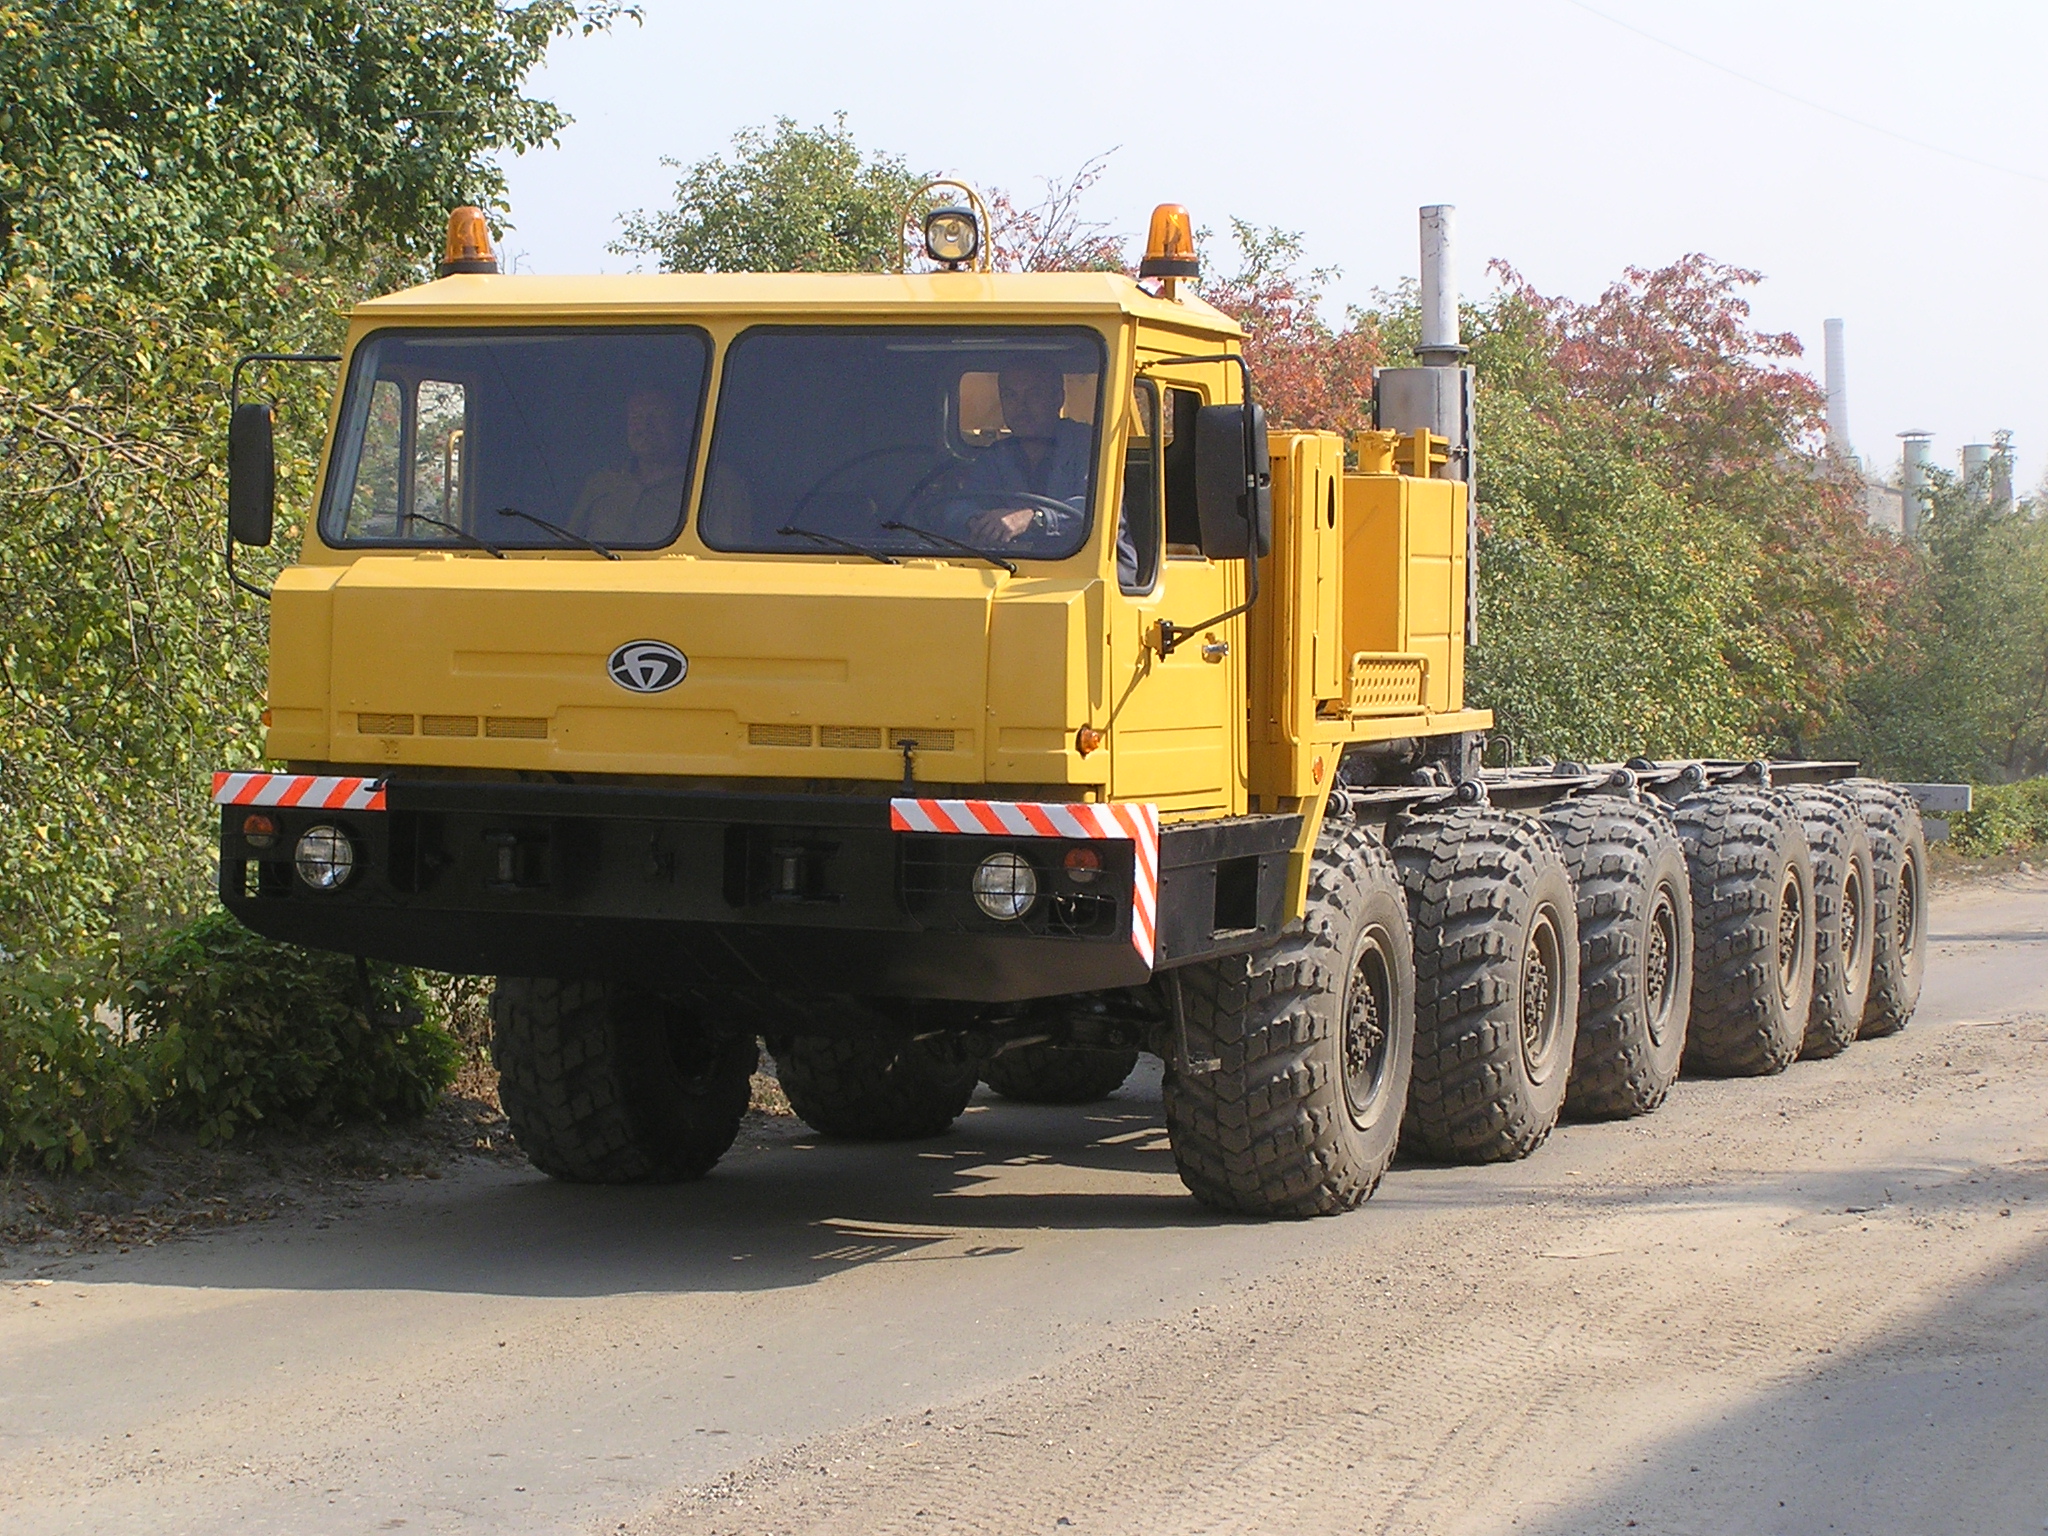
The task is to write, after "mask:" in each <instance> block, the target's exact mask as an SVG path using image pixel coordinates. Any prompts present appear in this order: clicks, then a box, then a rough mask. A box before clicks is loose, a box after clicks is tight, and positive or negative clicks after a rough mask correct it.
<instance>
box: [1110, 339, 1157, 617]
mask: <svg viewBox="0 0 2048 1536" xmlns="http://www.w3.org/2000/svg"><path fill="white" fill-rule="evenodd" d="M1164 414H1165V411H1164V409H1163V406H1162V403H1161V399H1160V391H1159V390H1158V389H1157V388H1156V387H1155V386H1154V385H1152V383H1151V382H1150V381H1149V380H1141V381H1140V382H1139V384H1138V386H1137V387H1136V388H1135V389H1133V390H1132V391H1131V423H1130V429H1129V432H1128V434H1127V436H1126V438H1125V447H1124V491H1123V503H1122V505H1121V506H1120V507H1119V508H1118V513H1117V525H1116V581H1117V586H1118V588H1119V589H1121V590H1122V591H1123V592H1125V593H1126V594H1128V595H1131V596H1137V595H1139V594H1140V593H1145V592H1150V591H1151V590H1152V588H1153V587H1154V586H1156V585H1157V584H1158V581H1159V536H1160V527H1159V498H1158V485H1159V482H1158V478H1157V476H1158V472H1159V457H1160V441H1159V438H1160V431H1159V428H1160V425H1161V424H1160V422H1159V421H1157V420H1155V419H1154V418H1155V417H1158V416H1163V415H1164Z"/></svg>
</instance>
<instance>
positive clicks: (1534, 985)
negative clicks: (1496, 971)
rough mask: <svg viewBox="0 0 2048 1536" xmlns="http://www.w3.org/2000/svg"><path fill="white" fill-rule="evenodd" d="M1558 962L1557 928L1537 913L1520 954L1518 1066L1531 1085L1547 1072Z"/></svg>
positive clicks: (1554, 1027) (1556, 1001)
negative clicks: (1519, 1058) (1519, 1056)
mask: <svg viewBox="0 0 2048 1536" xmlns="http://www.w3.org/2000/svg"><path fill="white" fill-rule="evenodd" d="M1562 958H1563V957H1562V954H1561V951H1560V949H1559V945H1558V934H1557V925H1556V924H1555V923H1554V922H1552V921H1551V917H1550V914H1549V912H1548V911H1545V912H1541V913H1539V914H1538V915H1537V918H1536V922H1535V925H1534V927H1533V928H1532V929H1531V931H1530V934H1529V943H1528V946H1527V947H1526V948H1525V949H1524V950H1523V951H1522V987H1521V992H1522V1011H1521V1026H1522V1064H1523V1066H1524V1067H1525V1068H1527V1070H1528V1073H1529V1077H1530V1079H1531V1080H1532V1081H1535V1082H1541V1081H1542V1080H1543V1079H1544V1078H1545V1077H1547V1076H1548V1075H1549V1072H1550V1064H1549V1063H1548V1062H1547V1061H1546V1060H1545V1058H1546V1057H1547V1056H1548V1055H1549V1053H1550V1048H1551V1046H1552V1045H1553V1044H1554V1043H1555V1041H1556V1039H1557V1029H1558V1006H1559V1003H1560V998H1559V996H1558V985H1559V972H1560V970H1561V969H1562V965H1561V962H1562Z"/></svg>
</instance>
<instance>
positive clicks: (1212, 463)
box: [1195, 405, 1273, 560]
mask: <svg viewBox="0 0 2048 1536" xmlns="http://www.w3.org/2000/svg"><path fill="white" fill-rule="evenodd" d="M1248 409H1249V410H1250V412H1251V441H1252V451H1253V453H1254V455H1255V456H1256V457H1255V461H1254V463H1253V465H1252V466H1250V468H1251V471H1252V472H1254V473H1256V474H1257V476H1258V479H1257V482H1256V483H1257V485H1258V490H1257V491H1256V492H1255V493H1254V494H1252V495H1250V496H1247V495H1246V492H1245V482H1246V480H1247V479H1248V478H1249V475H1248V473H1247V466H1246V464H1245V411H1246V410H1247V407H1245V406H1242V405H1205V406H1203V407H1202V408H1201V410H1200V411H1199V412H1198V413H1197V414H1196V416H1195V512H1196V515H1197V516H1198V517H1199V519H1200V520H1201V525H1202V553H1203V554H1205V555H1207V556H1208V557H1209V558H1210V559H1212V560H1242V559H1245V558H1247V557H1248V556H1257V557H1263V556H1265V555H1269V554H1271V553H1272V552H1273V470H1272V465H1271V464H1270V463H1269V462H1268V460H1267V458H1266V413H1265V412H1264V411H1263V410H1261V409H1260V408H1259V407H1258V406H1256V405H1254V406H1251V407H1249V408H1248Z"/></svg>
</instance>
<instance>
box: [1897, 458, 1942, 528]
mask: <svg viewBox="0 0 2048 1536" xmlns="http://www.w3.org/2000/svg"><path fill="white" fill-rule="evenodd" d="M1899 438H1900V440H1901V441H1902V442H1903V443H1904V444H1905V445H1906V446H1905V449H1904V451H1903V453H1902V455H1901V458H1900V464H1899V487H1900V489H1901V490H1903V491H1904V492H1905V495H1904V496H1903V497H1902V498H1901V501H1900V508H1899V513H1900V525H1901V526H1900V530H1899V531H1900V532H1901V533H1903V534H1905V536H1906V537H1907V538H1909V539H1917V538H1919V537H1920V521H1921V519H1922V517H1924V516H1925V515H1926V512H1927V486H1928V478H1927V462H1928V460H1927V453H1928V444H1930V443H1931V442H1933V441H1934V434H1933V433H1932V432H1901V433H1900V434H1899Z"/></svg>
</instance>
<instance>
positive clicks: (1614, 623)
mask: <svg viewBox="0 0 2048 1536" xmlns="http://www.w3.org/2000/svg"><path fill="white" fill-rule="evenodd" d="M1495 318H1497V319H1502V320H1505V321H1507V322H1508V323H1512V317H1511V316H1497V317H1495ZM1481 334H1484V333H1483V332H1482V333H1481ZM1475 350H1476V351H1477V352H1478V355H1479V357H1480V367H1481V368H1482V370H1484V369H1485V368H1486V350H1487V349H1486V348H1485V347H1484V345H1483V344H1482V346H1481V347H1479V348H1477V349H1475ZM1481 376H1482V378H1483V377H1485V373H1484V372H1482V375H1481ZM1480 400H1481V410H1480V424H1479V432H1480V442H1481V443H1482V444H1484V445H1485V447H1486V455H1485V457H1484V458H1483V460H1482V461H1481V462H1482V468H1481V477H1482V478H1481V484H1480V494H1481V498H1482V500H1481V507H1482V518H1483V520H1482V523H1481V536H1480V548H1479V562H1480V563H1479V572H1480V596H1479V611H1480V615H1481V619H1480V626H1479V636H1480V643H1479V644H1478V645H1477V646H1475V647H1474V648H1473V649H1472V651H1471V652H1470V653H1469V656H1468V660H1467V670H1466V690H1467V696H1468V697H1469V698H1472V699H1475V700H1477V701H1480V702H1482V703H1483V704H1485V705H1486V706H1487V707H1489V708H1491V709H1493V710H1494V712H1495V717H1496V730H1497V734H1499V735H1501V736H1504V737H1506V738H1507V740H1508V743H1509V745H1510V746H1511V748H1512V749H1513V755H1514V756H1516V757H1517V758H1518V759H1521V760H1526V759H1528V758H1530V757H1534V756H1538V755H1543V756H1551V757H1609V758H1612V757H1630V756H1633V755H1635V754H1637V753H1643V754H1647V755H1651V756H1678V755H1694V754H1703V753H1714V754H1742V753H1746V752H1748V751H1751V750H1754V747H1755V737H1756V721H1755V712H1754V710H1753V708H1752V707H1751V704H1750V701H1749V700H1748V699H1747V698H1746V697H1745V695H1744V690H1743V688H1742V684H1741V679H1740V676H1739V674H1738V673H1737V671H1736V669H1735V667H1734V666H1733V665H1731V663H1732V662H1735V661H1738V660H1742V659H1747V658H1750V657H1751V656H1753V655H1754V652H1755V648H1756V647H1757V646H1758V645H1759V639H1758V637H1757V636H1755V635H1754V634H1753V633H1751V632H1748V631H1746V630H1745V629H1744V626H1743V624H1742V621H1741V614H1742V610H1743V605H1744V600H1745V597H1746V596H1747V593H1748V591H1749V587H1750V584H1751V583H1752V582H1753V581H1754V579H1755V574H1756V566H1757V559H1758V556H1757V541H1756V539H1755V537H1754V536H1753V535H1750V534H1747V533H1746V531H1745V530H1744V529H1743V528H1742V527H1741V526H1740V525H1739V524H1737V523H1735V522H1734V521H1733V520H1732V519H1729V518H1726V517H1715V516H1711V515H1709V514H1707V513H1705V512H1704V510H1703V509H1701V508H1698V507H1695V506H1692V505H1690V504H1688V503H1687V501H1686V500H1685V498H1684V497H1683V496H1682V495H1680V494H1678V493H1676V492H1675V491H1674V490H1673V489H1672V488H1671V487H1670V486H1669V485H1667V484H1665V483H1662V482H1661V481H1660V479H1659V477H1658V475H1657V474H1656V472H1655V468H1654V466H1652V465H1648V464H1645V463H1643V462H1642V461H1641V460H1640V459H1638V458H1637V457H1635V456H1634V455H1632V454H1630V453H1628V452H1627V451H1625V450H1624V449H1623V448H1622V447H1621V445H1619V444H1617V443H1615V442H1614V441H1613V440H1612V439H1611V438H1609V437H1607V436H1606V435H1605V434H1603V433H1602V432H1601V431H1599V430H1598V428H1597V427H1594V428H1593V429H1592V430H1587V426H1588V424H1587V423H1584V422H1582V421H1580V420H1579V419H1578V418H1577V417H1575V416H1574V415H1573V414H1571V413H1562V414H1558V415H1551V414H1547V413H1545V412H1544V411H1543V410H1542V409H1541V408H1540V406H1539V405H1538V403H1537V402H1536V401H1534V400H1532V399H1531V398H1530V396H1529V395H1527V394H1525V393H1521V392H1518V391H1516V390H1515V389H1513V388H1496V389H1492V390H1487V391H1484V392H1482V394H1481V396H1480Z"/></svg>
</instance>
